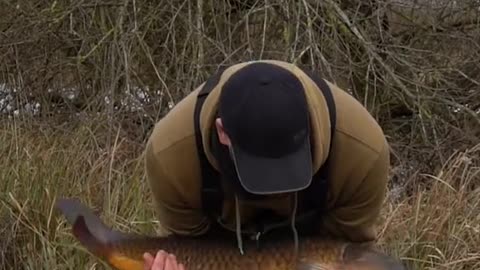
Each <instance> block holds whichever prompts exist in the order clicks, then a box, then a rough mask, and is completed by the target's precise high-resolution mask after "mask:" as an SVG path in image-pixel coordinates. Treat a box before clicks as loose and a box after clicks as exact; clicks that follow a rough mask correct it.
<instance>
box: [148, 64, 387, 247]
mask: <svg viewBox="0 0 480 270" xmlns="http://www.w3.org/2000/svg"><path fill="white" fill-rule="evenodd" d="M265 61H267V60H265ZM267 62H270V63H273V64H277V65H280V66H281V67H284V68H286V69H287V70H290V71H291V72H293V73H294V74H296V75H297V76H298V78H299V79H300V80H301V82H302V84H303V86H304V88H305V90H306V95H307V99H308V103H309V107H310V113H311V115H312V127H313V133H312V136H313V142H314V155H313V165H314V168H315V170H318V169H319V168H320V167H321V165H322V164H323V162H324V161H325V160H326V158H327V154H328V151H329V145H330V123H329V116H328V109H327V105H326V101H325V99H324V97H323V95H322V94H321V91H319V89H318V88H317V86H316V85H315V83H314V82H313V81H312V80H311V79H310V78H309V77H308V76H306V75H305V74H304V73H303V72H302V71H301V70H300V69H299V68H297V67H296V66H294V65H292V64H289V63H285V62H281V61H273V60H271V61H267ZM249 63H250V62H246V63H240V64H237V65H233V66H231V67H229V68H228V69H227V70H225V71H224V73H223V75H222V77H221V79H220V81H219V83H218V85H217V86H216V87H215V88H214V89H213V90H212V92H211V93H210V94H209V96H208V97H207V99H206V100H205V103H204V106H203V109H202V111H201V115H200V125H201V130H202V136H203V143H204V146H205V149H206V155H207V157H208V159H209V161H210V162H211V163H212V165H213V166H214V167H215V168H217V169H218V165H217V162H216V160H215V158H214V157H213V155H212V154H211V151H210V149H211V145H210V140H209V138H210V132H211V131H212V126H213V125H214V120H215V113H216V109H217V101H218V97H219V95H220V91H221V86H222V85H223V83H224V82H225V80H227V79H228V78H229V76H231V75H232V74H233V73H235V72H236V71H237V70H238V69H240V68H242V67H244V66H245V65H248V64H249ZM327 83H328V84H329V86H330V88H331V90H332V92H333V96H334V99H335V102H336V108H337V126H336V131H335V135H334V136H335V138H334V144H333V148H332V153H331V155H332V157H331V159H332V160H331V162H332V169H331V170H332V171H331V178H330V179H329V183H330V186H329V192H328V197H327V207H328V208H329V212H328V214H327V215H326V216H325V217H324V218H323V220H322V221H321V224H319V230H320V231H324V232H327V233H328V234H330V235H332V236H337V237H342V238H345V239H348V240H351V241H372V240H375V238H376V231H375V227H374V223H375V222H376V219H377V217H378V215H379V213H380V210H381V207H382V203H383V200H384V198H385V192H386V185H387V176H388V169H389V162H390V160H389V146H388V143H387V141H386V138H385V136H384V134H383V132H382V129H381V128H380V126H379V125H378V124H377V122H376V121H375V119H373V118H372V116H371V115H370V114H369V112H368V111H367V110H366V109H365V108H364V107H363V106H362V105H361V104H360V103H359V102H358V101H357V100H355V99H354V98H353V97H352V96H350V95H349V94H348V93H346V92H345V91H343V90H342V89H340V88H338V87H337V86H336V85H334V84H332V83H330V82H328V81H327ZM202 86H203V84H202V85H200V86H199V87H198V88H197V89H195V90H194V91H193V92H192V93H190V94H189V95H188V96H186V97H185V98H184V99H183V100H182V101H180V102H179V103H178V104H177V105H176V106H175V107H174V108H173V109H172V110H171V111H170V112H169V113H168V114H167V115H166V116H165V117H163V118H162V119H161V120H160V121H159V122H158V123H157V124H156V125H155V127H154V129H153V131H152V133H151V136H150V138H149V140H148V143H147V145H146V153H145V154H146V156H145V157H146V160H145V161H146V170H147V178H148V182H149V184H150V185H151V190H152V193H153V196H154V198H155V203H156V209H157V212H158V217H159V219H160V223H161V224H162V226H164V227H165V228H166V229H167V230H169V231H170V232H172V233H178V234H190V235H199V234H202V233H204V232H206V231H207V230H208V228H209V221H208V219H207V217H205V216H204V215H203V214H202V211H201V206H202V204H201V201H200V200H201V193H200V187H201V171H200V167H199V161H198V158H197V150H196V144H195V135H194V122H193V112H194V107H195V102H196V96H197V94H198V91H199V90H200V88H201V87H202ZM290 205H291V201H290V200H289V199H288V198H281V197H280V198H272V199H271V200H269V201H267V202H265V203H262V205H260V204H254V203H251V202H250V203H249V202H241V203H240V215H241V220H242V223H246V222H248V221H249V220H250V219H251V218H252V217H253V216H254V214H255V213H256V211H257V210H258V209H259V208H269V209H272V210H274V211H275V212H276V213H278V214H280V215H284V216H285V217H286V218H289V216H290V214H291V209H290ZM223 219H225V220H226V224H225V226H226V227H227V228H229V229H231V230H234V228H235V203H234V201H233V198H228V197H227V199H226V201H225V203H224V206H223Z"/></svg>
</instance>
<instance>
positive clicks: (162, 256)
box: [152, 250, 167, 270]
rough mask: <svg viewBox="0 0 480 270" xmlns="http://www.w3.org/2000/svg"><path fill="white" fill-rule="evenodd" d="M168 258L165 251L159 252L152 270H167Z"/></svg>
mask: <svg viewBox="0 0 480 270" xmlns="http://www.w3.org/2000/svg"><path fill="white" fill-rule="evenodd" d="M166 258H167V253H166V252H165V251H163V250H159V251H158V252H157V256H155V260H154V261H153V266H152V270H165V260H166Z"/></svg>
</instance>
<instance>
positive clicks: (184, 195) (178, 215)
mask: <svg viewBox="0 0 480 270" xmlns="http://www.w3.org/2000/svg"><path fill="white" fill-rule="evenodd" d="M166 154H167V153H165V155H166ZM160 159H162V154H161V153H160V154H155V153H154V151H153V147H152V145H151V143H150V142H149V143H147V146H146V150H145V169H146V177H147V181H148V184H149V186H150V189H151V192H152V195H153V199H154V203H155V209H156V212H157V215H158V218H159V222H160V225H161V228H162V229H164V230H166V231H167V233H173V234H182V235H191V236H196V235H201V234H203V233H205V232H206V230H207V229H208V220H207V219H206V218H205V217H204V216H203V214H202V213H201V211H200V209H198V208H197V207H195V206H194V205H195V204H194V203H192V200H193V199H192V197H194V196H195V195H192V194H191V193H192V192H190V191H189V190H185V186H184V185H179V184H178V183H185V181H183V180H184V179H179V177H183V175H184V174H182V173H178V174H175V173H172V172H170V173H168V172H167V171H166V170H165V169H164V167H162V165H164V162H162V161H161V160H160Z"/></svg>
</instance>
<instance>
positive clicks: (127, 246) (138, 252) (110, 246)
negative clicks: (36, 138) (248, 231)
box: [55, 198, 406, 270]
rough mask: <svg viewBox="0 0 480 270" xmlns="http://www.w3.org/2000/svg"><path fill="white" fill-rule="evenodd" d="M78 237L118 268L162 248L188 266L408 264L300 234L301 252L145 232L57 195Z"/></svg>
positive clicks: (307, 268)
mask: <svg viewBox="0 0 480 270" xmlns="http://www.w3.org/2000/svg"><path fill="white" fill-rule="evenodd" d="M55 206H56V208H57V209H58V210H60V212H61V213H62V214H63V216H64V217H65V219H66V220H67V222H68V223H69V224H70V225H71V226H72V234H73V235H74V237H75V239H77V240H78V241H79V243H80V244H81V245H82V246H83V247H84V248H85V249H86V250H87V251H88V252H89V253H91V254H92V255H93V256H95V257H97V258H98V259H100V260H103V261H104V262H106V263H107V264H108V265H110V266H111V267H112V268H114V269H117V270H143V264H144V259H143V254H144V253H145V252H149V253H150V254H152V255H154V254H156V252H157V251H158V250H160V249H162V250H164V251H166V252H168V253H172V254H175V256H176V258H177V261H178V262H181V263H182V264H183V265H184V266H185V268H186V269H187V270H204V269H205V270H206V269H208V270H240V269H250V270H406V268H405V267H404V266H403V264H402V263H401V262H400V261H399V260H397V259H395V258H393V257H391V256H388V255H387V254H385V253H383V252H380V251H377V250H374V249H373V248H367V247H366V246H365V245H362V244H358V243H349V242H344V241H339V240H332V239H324V238H321V237H312V236H310V237H304V238H300V241H299V245H298V252H295V249H294V245H293V243H292V242H293V241H292V240H291V239H282V238H278V239H276V238H275V239H269V240H265V241H264V242H263V243H262V245H261V247H255V246H253V248H252V249H247V252H246V253H245V254H241V253H240V252H239V250H238V249H237V248H236V246H235V245H234V244H233V242H232V241H230V239H228V238H225V237H212V238H210V237H189V236H177V235H168V236H147V235H139V234H134V233H126V232H121V231H119V230H114V229H112V227H109V226H107V225H106V224H105V223H104V222H103V221H102V220H101V218H100V217H99V215H97V214H96V213H95V212H94V211H93V209H91V208H89V207H87V206H86V205H85V204H83V203H81V202H80V201H79V200H78V199H71V198H62V199H59V200H57V201H56V204H55Z"/></svg>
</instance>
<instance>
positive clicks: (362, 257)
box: [343, 244, 407, 270]
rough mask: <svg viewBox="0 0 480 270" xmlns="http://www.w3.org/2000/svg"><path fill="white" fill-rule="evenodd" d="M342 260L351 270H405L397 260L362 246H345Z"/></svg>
mask: <svg viewBox="0 0 480 270" xmlns="http://www.w3.org/2000/svg"><path fill="white" fill-rule="evenodd" d="M343 259H344V262H345V264H346V265H348V266H349V267H351V268H352V269H358V270H360V269H369V270H370V269H371V270H407V268H406V267H405V266H404V265H403V264H402V263H401V262H400V261H399V260H397V259H395V258H393V257H391V256H389V255H387V254H385V253H382V252H380V251H377V250H374V249H372V248H369V247H368V246H365V245H364V244H349V245H347V247H346V248H345V251H344V254H343ZM348 269H350V268H348Z"/></svg>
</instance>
